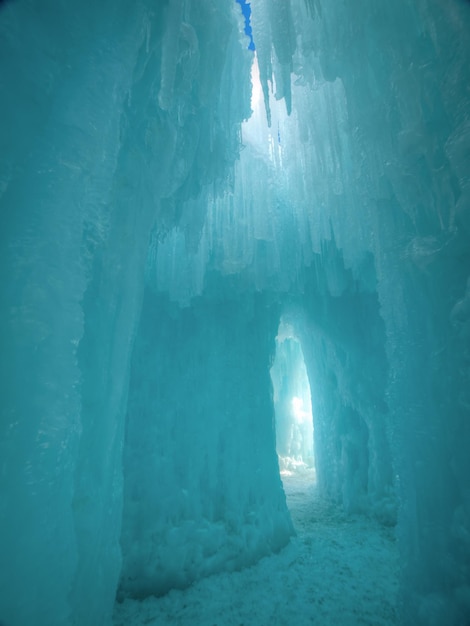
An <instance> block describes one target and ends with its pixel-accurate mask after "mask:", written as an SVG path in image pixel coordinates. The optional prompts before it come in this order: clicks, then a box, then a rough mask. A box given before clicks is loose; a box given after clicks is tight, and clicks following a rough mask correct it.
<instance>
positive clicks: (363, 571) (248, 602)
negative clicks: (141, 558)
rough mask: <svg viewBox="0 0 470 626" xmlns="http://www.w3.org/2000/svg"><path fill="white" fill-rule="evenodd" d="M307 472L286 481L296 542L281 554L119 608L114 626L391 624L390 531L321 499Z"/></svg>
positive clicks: (394, 563)
mask: <svg viewBox="0 0 470 626" xmlns="http://www.w3.org/2000/svg"><path fill="white" fill-rule="evenodd" d="M312 472H313V471H310V472H309V471H305V472H304V473H301V474H294V475H292V476H283V483H284V487H285V490H286V494H287V501H288V505H289V509H290V511H291V515H292V521H293V523H294V526H295V529H296V532H297V536H296V537H293V538H292V540H291V542H290V543H289V545H288V546H286V548H284V550H282V551H281V552H280V553H279V554H275V555H273V556H269V557H266V558H264V559H262V560H261V561H260V562H259V563H257V564H256V565H254V566H253V567H250V568H248V569H245V570H243V571H240V572H232V573H224V574H218V575H214V576H211V577H209V578H206V579H204V580H201V581H199V582H197V583H195V584H194V585H192V586H191V587H190V588H189V589H186V590H184V591H178V590H174V591H171V592H170V593H169V594H168V595H166V596H164V597H163V598H147V599H146V600H144V601H135V600H127V601H125V602H124V603H123V604H117V605H116V611H115V616H114V618H115V619H114V624H115V626H140V625H144V624H145V625H146V626H147V625H150V626H152V625H153V626H157V625H158V626H163V625H165V626H166V625H170V624H171V625H172V626H312V625H316V626H330V625H331V626H356V625H357V626H359V625H361V626H363V625H370V626H390V625H392V624H396V616H395V603H396V595H397V588H398V583H397V572H398V557H397V554H396V549H395V542H394V532H393V529H390V528H385V527H383V526H380V525H379V524H378V523H376V522H375V521H374V520H371V519H368V518H366V517H363V516H360V515H353V516H346V515H345V514H344V513H343V512H342V511H341V510H339V509H338V508H337V507H336V506H334V505H332V504H331V503H329V502H326V501H325V500H323V499H322V498H320V497H318V496H317V495H316V492H315V490H316V487H315V485H314V484H312Z"/></svg>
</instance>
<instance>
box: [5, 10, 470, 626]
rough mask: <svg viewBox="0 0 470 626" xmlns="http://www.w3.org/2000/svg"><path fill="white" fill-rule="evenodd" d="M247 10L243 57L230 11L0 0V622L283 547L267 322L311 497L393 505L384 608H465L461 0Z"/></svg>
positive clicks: (76, 619)
mask: <svg viewBox="0 0 470 626" xmlns="http://www.w3.org/2000/svg"><path fill="white" fill-rule="evenodd" d="M251 8H252V27H253V36H254V43H255V45H256V56H254V55H253V53H252V52H250V51H249V50H248V49H247V46H248V41H249V40H248V38H247V37H245V36H244V35H243V17H242V15H241V12H240V6H239V5H238V4H237V3H235V2H234V0H217V1H216V0H197V1H196V0H165V1H161V2H160V1H157V0H137V1H133V2H131V1H130V0H114V1H113V2H111V1H109V0H103V1H102V2H92V1H91V0H84V1H83V2H81V3H79V4H78V5H77V6H72V5H71V4H70V2H66V1H65V0H55V1H54V2H39V0H24V1H20V0H16V1H15V0H11V1H10V2H6V3H1V4H0V90H1V94H2V97H1V99H0V120H1V121H0V272H1V277H2V280H1V281H0V294H1V296H0V345H1V347H2V351H1V357H0V366H1V371H0V397H1V420H0V496H1V497H0V562H1V565H0V621H2V622H4V623H5V624H7V625H8V626H31V624H37V625H38V626H43V625H44V626H63V625H64V624H67V625H68V624H70V625H76V626H83V625H84V624H87V625H95V624H96V625H98V624H100V625H101V624H106V623H109V621H110V616H111V612H112V606H113V602H114V598H115V596H116V593H117V591H118V589H119V594H120V596H125V595H133V596H137V597H143V596H145V595H147V594H150V593H164V592H165V591H166V590H167V589H168V588H170V587H173V586H178V587H180V586H184V585H187V584H189V583H190V582H191V581H193V580H195V579H197V578H198V577H200V576H203V575H205V574H209V573H212V572H215V571H218V570H222V569H230V568H237V567H241V566H243V565H246V564H248V563H250V562H253V560H255V559H256V558H258V557H259V556H260V555H262V554H266V553H268V552H269V551H271V550H275V549H278V548H280V547H281V546H282V545H283V544H284V543H285V542H286V541H288V538H289V535H290V533H291V526H290V522H289V518H288V514H287V511H286V508H285V501H284V497H283V493H282V490H281V486H280V482H279V475H278V466H277V462H276V455H275V440H274V425H273V415H274V413H273V398H272V386H271V380H270V376H269V369H270V367H271V365H272V360H273V358H274V346H275V343H274V342H275V336H276V333H277V329H278V325H279V321H280V318H281V315H282V316H283V319H284V320H285V322H286V323H288V324H289V326H290V327H291V329H292V333H293V336H295V339H296V341H298V342H299V344H300V346H301V349H302V354H303V358H304V360H305V366H306V370H307V375H308V378H309V381H310V387H311V392H312V408H313V414H314V418H315V464H316V470H317V477H318V482H319V486H320V489H321V490H322V491H323V492H324V493H325V494H327V495H329V496H330V497H332V498H334V499H336V500H337V501H338V502H340V503H342V505H343V506H344V507H345V509H346V510H347V511H358V510H359V511H363V512H364V513H366V514H371V515H375V516H376V517H377V518H378V519H379V520H381V521H382V522H383V523H385V524H396V528H397V537H398V541H399V546H400V550H401V554H402V591H401V608H400V611H401V613H400V621H401V623H402V624H404V625H405V626H408V625H411V624H413V625H416V624H417V625H420V626H430V625H432V626H466V624H468V622H469V619H470V565H469V564H470V539H469V529H470V454H469V452H468V451H469V445H470V269H469V268H470V258H469V256H470V175H469V172H470V122H469V119H468V111H469V110H470V93H469V90H468V84H469V78H470V76H469V73H470V70H469V69H468V68H469V65H468V58H469V55H470V38H469V37H468V33H469V29H470V6H469V5H468V3H467V2H464V1H463V0H445V1H444V0H396V1H395V2H393V3H392V2H388V3H378V2H376V0H361V1H360V2H353V1H352V0H342V2H326V1H325V0H282V1H281V0H252V2H251ZM253 60H254V63H253V66H252V61H253ZM250 72H251V74H252V81H253V89H251V85H250ZM250 96H251V103H250ZM250 105H251V109H252V111H253V115H252V116H251V117H250ZM249 117H250V119H247V118H249Z"/></svg>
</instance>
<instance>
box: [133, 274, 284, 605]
mask: <svg viewBox="0 0 470 626" xmlns="http://www.w3.org/2000/svg"><path fill="white" fill-rule="evenodd" d="M278 316H279V312H278V307H277V306H270V304H269V298H266V297H264V296H262V295H260V294H256V295H254V294H246V295H243V294H240V293H239V292H238V290H237V289H236V283H232V284H230V286H229V288H227V287H226V286H223V285H220V283H219V282H218V281H216V282H215V283H214V284H213V285H212V290H211V294H208V295H207V296H206V297H205V298H198V299H197V300H196V301H195V302H194V304H193V306H191V307H190V308H185V309H179V308H178V306H176V305H175V304H171V303H169V302H168V301H167V299H166V298H164V297H161V296H159V297H157V296H156V295H155V294H152V293H151V292H147V293H146V297H145V303H144V308H143V312H142V319H141V323H140V327H139V334H138V337H137V341H136V347H135V351H134V357H133V364H132V373H131V384H130V389H129V407H128V418H127V432H126V445H125V454H124V476H125V480H124V514H123V526H122V541H121V545H122V549H123V556H124V562H123V570H122V579H121V588H120V596H125V595H129V594H130V595H132V596H133V597H145V596H146V595H149V594H151V593H153V594H163V593H165V592H167V591H168V590H169V589H171V588H175V587H177V588H182V587H185V586H188V584H190V583H191V582H193V581H194V580H195V579H197V578H199V577H201V576H202V575H207V574H211V573H214V572H217V571H220V570H223V569H229V570H233V569H238V568H240V567H242V566H244V565H248V564H250V563H252V562H253V561H254V560H256V559H257V558H259V557H260V556H263V555H265V554H268V553H270V552H272V551H277V550H279V549H280V548H281V547H283V546H284V545H285V543H286V541H287V539H288V537H289V536H290V535H291V534H292V526H291V522H290V518H289V516H288V513H287V510H286V505H285V496H284V492H283V490H282V486H281V480H280V476H279V468H278V465H277V457H276V453H275V442H274V428H273V421H274V409H273V405H272V396H271V393H270V380H269V365H270V363H271V361H272V356H273V351H274V338H275V335H276V327H277V322H278ZM247 373H248V375H247Z"/></svg>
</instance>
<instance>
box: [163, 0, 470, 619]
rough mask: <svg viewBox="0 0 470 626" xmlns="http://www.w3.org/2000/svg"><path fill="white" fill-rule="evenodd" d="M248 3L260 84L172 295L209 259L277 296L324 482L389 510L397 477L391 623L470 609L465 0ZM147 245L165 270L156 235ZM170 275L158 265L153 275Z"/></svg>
mask: <svg viewBox="0 0 470 626" xmlns="http://www.w3.org/2000/svg"><path fill="white" fill-rule="evenodd" d="M252 11H253V15H252V22H253V33H254V38H255V43H256V46H257V55H258V65H259V77H260V78H259V80H260V90H259V92H260V94H261V97H260V98H258V100H257V101H255V102H254V105H253V108H254V111H255V114H254V116H253V118H252V119H251V120H250V121H249V122H248V123H247V124H246V125H245V126H244V128H243V130H242V137H243V143H244V150H243V151H242V153H241V155H240V160H239V162H238V163H237V167H236V171H235V180H234V183H233V186H232V188H231V189H230V190H228V191H227V192H226V193H225V194H223V195H219V196H218V197H216V198H212V199H211V201H210V202H209V203H208V218H207V221H206V224H205V227H204V230H203V237H202V239H201V245H200V247H199V249H198V251H197V252H196V251H191V252H190V256H191V255H192V257H191V259H192V260H191V262H190V263H189V264H190V265H191V267H192V268H195V267H197V268H198V273H197V281H195V280H193V279H191V281H189V282H187V283H186V292H185V293H184V295H183V296H181V295H180V294H178V293H176V292H174V293H173V296H172V297H173V298H174V299H175V300H180V301H182V302H183V301H186V302H188V301H190V299H191V296H192V295H195V294H197V293H202V291H201V290H203V285H204V281H203V276H204V271H205V268H207V267H209V268H212V269H216V270H217V271H219V272H221V273H222V274H224V275H230V274H232V273H237V272H238V273H242V274H243V275H244V276H246V280H247V284H251V285H253V286H254V287H255V288H256V289H259V290H265V289H271V290H273V291H276V292H277V293H279V294H280V296H279V297H280V299H281V300H283V301H285V302H286V306H287V311H288V312H289V314H291V315H292V316H293V317H294V318H295V319H296V320H298V322H297V325H298V329H297V331H296V332H297V333H298V335H299V336H302V337H303V339H302V349H303V352H304V354H305V358H306V362H307V367H308V369H309V373H310V374H309V375H310V377H311V384H312V385H313V387H312V391H313V396H314V413H315V416H316V424H318V429H317V430H316V435H317V436H316V439H315V440H316V444H317V451H316V452H317V456H316V459H317V472H318V478H319V483H320V485H321V487H322V488H323V489H324V490H325V491H326V492H327V493H329V494H330V495H333V496H334V497H336V498H337V499H338V500H340V501H342V502H343V503H344V504H345V505H346V507H347V508H348V509H352V510H354V509H355V508H361V509H364V510H372V511H374V512H375V513H376V514H377V515H378V516H379V518H380V519H382V520H383V521H385V522H387V523H392V522H393V519H394V516H395V514H396V513H395V511H394V492H395V490H396V493H397V494H398V501H399V510H398V529H397V533H398V537H399V543H400V548H401V551H402V555H403V579H402V583H403V585H402V600H403V603H402V609H401V619H402V621H403V623H410V624H416V623H420V624H430V623H432V624H436V625H437V624H442V625H444V624H460V623H465V620H466V619H468V615H469V614H470V602H469V597H470V596H469V593H470V586H469V581H470V571H469V569H468V563H469V562H470V558H469V548H470V546H469V544H468V535H467V530H466V529H468V527H469V526H470V517H469V515H470V509H469V502H468V493H469V482H468V476H469V475H470V474H469V467H468V458H469V457H468V454H467V448H468V441H469V436H470V433H469V431H468V423H469V420H468V414H469V406H470V404H469V402H468V389H469V384H468V381H469V367H468V279H469V273H468V267H469V252H468V250H469V239H470V237H469V234H470V233H469V201H468V187H469V178H468V171H469V153H470V150H469V148H470V146H469V138H470V135H469V130H468V120H467V113H466V112H467V111H468V106H469V96H468V91H467V88H466V85H467V83H468V68H467V65H468V64H467V59H468V52H469V50H468V47H469V43H468V42H469V39H468V36H467V34H468V27H469V20H470V15H469V7H468V5H467V3H464V2H457V1H455V2H445V3H444V2H440V1H438V0H420V1H419V2H414V1H413V2H411V1H409V0H401V1H400V2H395V3H388V4H387V5H383V6H382V5H380V7H379V6H378V5H377V3H374V2H372V1H367V0H366V1H364V2H362V3H360V5H357V3H355V4H353V3H351V2H343V3H340V4H338V3H334V4H332V3H329V4H327V3H323V2H301V1H300V0H295V1H294V0H292V1H291V2H286V3H283V6H282V7H281V6H280V4H279V3H276V2H266V1H264V0H253V2H252ZM281 25H282V29H283V30H282V29H281V28H280V27H281ZM292 29H293V31H294V32H295V36H294V39H295V45H293V44H292V42H293V38H292ZM281 30H282V36H281V34H280V33H281ZM287 68H289V71H292V74H291V77H292V82H291V84H290V85H287V83H286V80H285V72H286V71H287ZM276 96H277V98H276ZM291 109H292V114H291V116H290V117H287V116H286V112H287V111H288V110H291ZM264 110H265V111H266V117H267V119H268V121H269V122H270V129H268V127H267V125H266V123H265V121H264V126H263V125H262V124H263V116H264V115H265V113H264ZM265 119H266V118H264V120H265ZM260 181H263V182H262V183H261V184H260ZM171 236H172V237H173V236H174V237H175V240H174V241H176V240H177V239H178V238H179V242H180V243H181V242H182V239H181V234H178V233H174V234H173V235H171ZM168 241H170V240H168ZM165 245H166V244H165ZM173 245H176V244H173ZM175 249H176V248H175ZM181 249H182V248H181V247H179V248H178V250H180V251H181ZM158 254H161V255H162V257H161V258H162V259H165V263H166V266H167V267H170V265H171V264H170V263H169V261H168V259H171V258H172V256H171V250H170V247H166V248H163V247H162V248H160V249H159V252H158ZM172 267H176V266H175V265H174V264H173V265H172ZM177 275H178V274H177V273H175V274H174V278H176V277H177ZM169 276H171V273H170V274H167V273H165V276H161V275H160V276H159V275H158V263H157V272H156V282H157V286H158V287H159V288H161V289H163V290H166V291H171V289H170V287H171V285H174V284H177V282H178V280H177V278H176V281H175V280H174V278H171V279H169ZM186 276H188V274H187V275H186ZM282 294H287V295H286V298H285V299H284V296H283V295H282ZM292 304H294V305H295V306H293V307H291V305H292ZM291 309H292V311H291ZM314 381H315V382H314ZM317 384H318V393H315V385H317Z"/></svg>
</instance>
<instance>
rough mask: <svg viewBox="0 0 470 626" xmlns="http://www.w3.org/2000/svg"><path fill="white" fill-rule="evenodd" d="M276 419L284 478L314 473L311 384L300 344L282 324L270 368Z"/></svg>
mask: <svg viewBox="0 0 470 626" xmlns="http://www.w3.org/2000/svg"><path fill="white" fill-rule="evenodd" d="M271 380H272V383H273V391H274V411H275V417H276V451H277V454H278V458H279V469H280V472H281V476H283V477H284V476H290V475H293V474H297V473H306V472H309V473H312V474H313V473H314V467H315V458H314V430H313V415H312V400H311V396H310V383H309V380H308V375H307V368H306V366H305V361H304V356H303V352H302V347H301V345H300V342H299V341H298V339H297V338H296V337H295V335H294V333H293V332H292V330H291V328H290V327H289V326H288V325H287V324H285V323H284V322H281V324H280V326H279V333H278V336H277V338H276V356H275V359H274V363H273V366H272V368H271Z"/></svg>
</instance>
